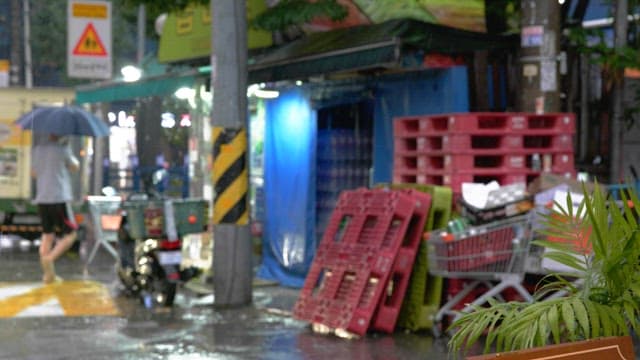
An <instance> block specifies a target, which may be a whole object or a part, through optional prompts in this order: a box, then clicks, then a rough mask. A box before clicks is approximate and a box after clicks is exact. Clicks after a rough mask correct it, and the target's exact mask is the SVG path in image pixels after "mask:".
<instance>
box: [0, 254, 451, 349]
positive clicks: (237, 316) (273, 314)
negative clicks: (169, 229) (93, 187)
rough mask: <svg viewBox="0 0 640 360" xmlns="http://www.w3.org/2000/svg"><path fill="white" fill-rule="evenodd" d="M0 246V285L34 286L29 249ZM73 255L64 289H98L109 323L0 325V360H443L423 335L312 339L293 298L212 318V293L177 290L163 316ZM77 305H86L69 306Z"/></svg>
mask: <svg viewBox="0 0 640 360" xmlns="http://www.w3.org/2000/svg"><path fill="white" fill-rule="evenodd" d="M23 244H24V245H25V246H23V247H22V248H21V247H20V246H19V244H17V243H16V244H14V246H11V247H9V246H7V241H5V242H4V244H0V245H2V246H0V281H2V282H16V283H18V282H35V281H39V280H40V279H41V272H40V268H39V263H38V252H37V249H36V248H35V247H33V246H26V245H27V244H26V243H24V242H23ZM81 249H82V251H80V252H79V253H78V252H72V253H70V254H69V255H67V256H64V257H63V258H62V259H60V260H59V262H58V263H57V264H56V269H57V272H58V274H59V275H61V276H62V277H63V278H64V279H65V280H76V279H77V280H80V279H85V280H87V279H88V280H93V281H97V282H100V283H102V284H104V285H105V286H106V287H107V288H108V289H109V293H110V294H111V295H112V297H113V299H114V301H115V303H116V305H117V307H118V308H119V310H120V313H121V315H119V316H89V317H87V316H84V317H64V316H48V317H19V318H2V319H0V359H33V360H40V359H42V360H53V359H89V360H90V359H95V360H99V359H104V360H107V359H108V360H125V359H127V360H138V359H142V360H144V359H170V360H183V359H185V360H186V359H190V360H191V359H194V360H198V359H221V360H227V359H229V360H232V359H233V360H235V359H292V360H294V359H433V360H439V359H447V358H450V357H449V355H448V354H447V348H446V339H445V338H441V339H434V338H432V337H431V336H430V334H429V333H405V332H403V331H397V332H396V333H394V334H392V335H387V334H378V333H371V334H368V335H367V336H366V337H363V338H360V339H352V340H347V339H342V338H338V337H335V336H332V335H321V334H317V333H314V332H313V331H312V330H311V327H310V326H309V324H307V323H305V322H301V321H297V320H295V319H293V318H292V317H291V316H290V311H291V309H292V308H293V305H294V303H295V301H296V299H297V295H298V291H297V290H296V289H290V288H284V287H281V286H277V285H261V286H254V292H253V293H254V296H253V303H252V304H251V305H249V306H245V307H238V308H229V309H219V308H215V307H214V306H213V296H214V295H213V294H202V293H196V292H193V291H191V290H189V289H187V288H184V287H182V288H180V289H179V291H178V295H177V297H176V301H175V304H174V306H173V307H171V308H161V307H159V308H152V309H147V308H145V307H144V306H142V304H141V303H140V302H139V301H138V299H136V298H132V297H130V296H127V295H126V294H125V293H124V291H123V290H122V288H121V286H120V284H119V282H118V280H117V276H116V273H115V268H114V260H113V258H111V257H110V255H109V254H108V253H107V252H106V251H103V250H100V251H99V252H98V256H97V258H96V259H95V260H94V261H93V262H92V264H91V265H90V266H89V267H88V273H85V272H84V271H83V270H84V266H83V261H82V258H83V255H80V254H84V253H85V251H86V245H83V247H82V248H81ZM77 301H78V305H79V306H82V302H83V301H86V298H78V299H77Z"/></svg>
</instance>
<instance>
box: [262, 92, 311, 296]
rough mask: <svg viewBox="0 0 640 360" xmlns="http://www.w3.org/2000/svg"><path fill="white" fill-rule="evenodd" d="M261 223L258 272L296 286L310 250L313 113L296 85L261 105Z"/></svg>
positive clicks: (309, 263) (303, 276)
mask: <svg viewBox="0 0 640 360" xmlns="http://www.w3.org/2000/svg"><path fill="white" fill-rule="evenodd" d="M266 118H267V125H266V127H265V141H264V153H265V157H264V194H265V216H266V219H265V224H264V239H263V241H264V246H263V264H262V266H261V268H260V270H259V273H258V276H260V277H262V278H266V279H272V280H277V281H279V282H280V283H281V284H283V285H286V286H293V287H300V286H302V284H303V283H304V278H305V277H306V273H307V271H308V269H309V266H310V265H311V261H312V260H313V255H314V254H315V248H316V239H315V175H314V173H315V172H314V168H315V148H316V143H315V141H316V118H315V112H313V111H312V109H311V106H310V103H309V98H308V96H307V95H305V93H304V91H303V90H302V89H300V88H295V89H292V90H289V91H284V92H281V93H280V97H278V99H277V100H275V101H270V102H268V103H267V105H266Z"/></svg>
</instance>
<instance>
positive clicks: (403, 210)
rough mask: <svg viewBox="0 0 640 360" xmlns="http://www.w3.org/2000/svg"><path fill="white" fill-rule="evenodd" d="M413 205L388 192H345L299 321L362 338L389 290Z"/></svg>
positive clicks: (308, 282) (299, 306)
mask: <svg viewBox="0 0 640 360" xmlns="http://www.w3.org/2000/svg"><path fill="white" fill-rule="evenodd" d="M414 208H415V201H414V200H413V199H412V198H411V197H410V196H408V195H407V194H406V193H403V192H400V191H390V190H354V191H344V192H342V193H341V195H340V198H339V200H338V205H337V206H336V208H335V210H334V212H333V213H332V215H331V218H330V220H329V223H328V225H327V230H326V231H325V233H324V236H323V237H322V241H321V242H320V244H319V246H318V249H317V252H316V256H315V258H314V260H313V262H312V264H311V269H310V270H309V273H308V274H307V277H306V279H305V283H304V286H303V287H302V289H301V291H300V296H299V298H298V301H297V302H296V304H295V306H294V310H293V314H294V316H295V317H296V318H298V319H301V320H306V321H309V322H312V323H319V324H323V325H325V326H327V327H329V328H333V329H344V330H346V331H349V332H351V333H354V334H358V335H364V334H365V333H366V331H367V329H368V328H369V325H370V322H371V319H372V318H373V315H374V313H375V310H376V308H377V306H378V303H379V301H380V298H381V297H382V294H383V292H384V291H385V289H386V284H387V280H388V279H389V276H390V274H391V271H392V268H393V263H394V261H395V258H396V255H397V253H398V250H399V249H400V246H401V244H402V241H403V239H404V237H405V234H406V232H407V229H408V228H409V224H410V222H411V220H412V218H413V214H414Z"/></svg>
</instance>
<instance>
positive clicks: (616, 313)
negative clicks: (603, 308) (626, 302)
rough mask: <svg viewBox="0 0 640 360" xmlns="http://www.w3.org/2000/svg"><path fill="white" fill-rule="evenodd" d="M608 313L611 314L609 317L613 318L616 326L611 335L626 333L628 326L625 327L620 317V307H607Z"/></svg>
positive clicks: (627, 332)
mask: <svg viewBox="0 0 640 360" xmlns="http://www.w3.org/2000/svg"><path fill="white" fill-rule="evenodd" d="M609 313H610V314H611V318H612V319H613V321H614V323H615V326H616V327H615V333H614V335H613V336H621V335H628V334H629V327H627V324H626V322H625V321H624V318H623V317H622V309H616V308H613V307H609Z"/></svg>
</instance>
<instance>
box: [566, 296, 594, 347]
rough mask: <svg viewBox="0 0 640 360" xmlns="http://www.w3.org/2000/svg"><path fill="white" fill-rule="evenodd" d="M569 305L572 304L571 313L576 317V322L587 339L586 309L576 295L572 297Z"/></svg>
mask: <svg viewBox="0 0 640 360" xmlns="http://www.w3.org/2000/svg"><path fill="white" fill-rule="evenodd" d="M571 305H572V306H573V313H574V314H575V317H576V319H578V324H580V327H581V328H582V334H583V336H584V338H585V339H589V335H590V334H589V332H590V331H589V315H587V309H586V308H585V306H584V304H583V303H582V300H581V299H579V298H577V297H576V298H573V301H572V302H571Z"/></svg>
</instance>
